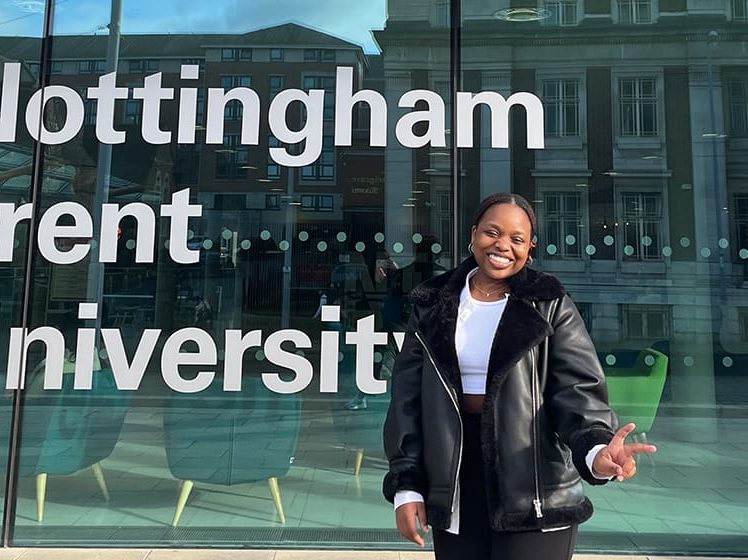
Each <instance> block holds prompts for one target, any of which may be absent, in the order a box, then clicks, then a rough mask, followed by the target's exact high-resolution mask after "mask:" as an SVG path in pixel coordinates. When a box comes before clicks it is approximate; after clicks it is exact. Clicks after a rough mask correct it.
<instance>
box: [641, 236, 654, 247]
mask: <svg viewBox="0 0 748 560" xmlns="http://www.w3.org/2000/svg"><path fill="white" fill-rule="evenodd" d="M642 245H644V246H645V247H651V246H652V238H651V237H649V236H648V235H645V236H644V237H642Z"/></svg>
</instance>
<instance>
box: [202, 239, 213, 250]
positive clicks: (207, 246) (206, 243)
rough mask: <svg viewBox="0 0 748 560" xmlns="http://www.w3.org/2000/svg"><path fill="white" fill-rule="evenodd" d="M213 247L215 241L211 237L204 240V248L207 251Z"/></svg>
mask: <svg viewBox="0 0 748 560" xmlns="http://www.w3.org/2000/svg"><path fill="white" fill-rule="evenodd" d="M212 248H213V241H212V240H210V239H206V240H205V241H203V249H205V250H206V251H210V250H211V249H212Z"/></svg>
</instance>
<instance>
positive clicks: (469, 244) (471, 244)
mask: <svg viewBox="0 0 748 560" xmlns="http://www.w3.org/2000/svg"><path fill="white" fill-rule="evenodd" d="M468 253H470V254H471V255H472V254H473V242H472V241H471V242H470V243H468Z"/></svg>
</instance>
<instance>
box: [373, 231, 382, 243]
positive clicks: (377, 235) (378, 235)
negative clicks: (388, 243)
mask: <svg viewBox="0 0 748 560" xmlns="http://www.w3.org/2000/svg"><path fill="white" fill-rule="evenodd" d="M374 241H376V242H377V243H381V242H382V241H384V234H383V233H382V232H381V231H380V232H377V233H375V234H374Z"/></svg>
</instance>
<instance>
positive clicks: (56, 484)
mask: <svg viewBox="0 0 748 560" xmlns="http://www.w3.org/2000/svg"><path fill="white" fill-rule="evenodd" d="M163 413H164V411H163V409H162V408H161V407H157V406H153V407H146V406H137V407H132V408H131V409H130V410H129V411H128V413H127V416H126V419H125V424H124V427H123V430H122V433H121V435H120V439H119V441H118V442H117V444H116V446H115V448H114V451H113V453H112V454H111V456H109V457H108V458H107V459H105V460H104V461H103V462H102V463H101V465H102V468H103V470H104V474H105V476H106V480H107V484H108V488H109V492H110V494H111V498H110V501H109V502H107V501H105V500H104V498H103V497H102V495H101V493H100V491H99V489H98V486H97V484H96V481H95V478H94V475H93V473H92V472H91V470H90V469H87V470H84V471H81V472H78V473H76V474H74V475H71V476H57V477H54V476H50V477H49V480H48V483H47V497H46V506H45V515H44V521H43V522H42V523H41V524H40V523H38V522H37V520H36V511H37V510H36V507H37V505H36V498H35V495H36V494H35V490H36V488H35V479H34V478H33V477H26V478H21V480H20V483H19V484H20V488H19V496H20V497H19V500H18V503H17V518H16V531H15V535H16V539H17V543H18V544H20V545H26V546H34V545H45V544H48V545H51V544H53V543H54V540H55V539H57V538H59V535H61V534H65V535H66V536H67V537H66V538H68V539H72V542H76V543H78V544H80V543H85V542H89V545H97V543H99V541H100V543H99V544H104V546H106V544H105V543H108V542H112V543H113V544H114V543H115V541H127V540H128V539H129V538H130V537H132V536H133V535H135V536H137V535H141V537H140V538H142V539H144V540H145V541H147V540H148V539H149V538H155V539H157V540H159V542H160V541H161V540H164V541H168V540H169V539H170V538H178V537H177V536H175V535H176V534H175V533H173V532H172V533H170V531H172V529H171V528H170V526H171V520H172V516H173V515H174V509H175V505H176V500H177V493H178V481H177V480H176V479H175V478H174V477H173V476H172V475H171V472H170V470H169V467H168V464H167V460H166V453H165V450H164V449H165V441H164V435H163V432H164V430H163ZM367 413H369V412H367V411H366V410H361V411H353V412H351V411H344V412H341V407H340V404H339V401H335V402H332V401H326V400H323V399H315V398H314V397H310V398H307V399H305V400H304V402H303V407H302V411H301V417H302V424H301V429H300V433H299V441H298V446H297V452H296V455H295V457H294V461H293V464H292V465H291V467H290V470H289V472H288V474H287V475H286V476H285V477H283V478H282V479H280V490H281V494H282V500H283V505H284V508H285V514H286V522H285V526H283V525H281V523H280V521H279V518H278V515H277V513H276V510H275V507H274V504H273V501H272V498H271V494H270V492H269V490H268V485H267V483H266V482H265V481H258V482H255V483H249V484H238V485H234V486H218V485H205V484H196V486H195V489H194V490H193V492H192V495H191V497H190V500H189V502H188V503H187V506H186V508H185V510H184V514H183V516H182V518H181V520H180V523H179V527H180V530H181V531H190V530H196V531H202V532H203V534H207V535H210V534H211V533H210V531H216V534H218V533H219V532H220V533H221V534H223V535H224V538H226V539H229V540H230V539H231V538H233V537H231V534H232V533H231V531H232V530H234V531H238V532H237V533H233V534H234V535H237V534H240V533H239V532H240V531H241V530H242V529H246V530H248V531H256V530H261V529H263V528H264V529H268V530H270V529H280V528H282V527H284V530H287V529H294V528H295V529H299V530H304V529H307V530H323V529H327V530H336V529H339V528H346V529H347V530H348V532H351V531H353V532H354V533H355V530H357V529H360V530H361V531H369V532H370V533H369V534H371V535H374V536H373V537H372V538H380V537H381V535H384V534H385V533H388V534H391V538H389V539H388V540H390V541H391V542H390V544H389V545H388V547H389V548H391V549H392V548H398V547H400V546H402V548H404V549H407V548H408V546H407V545H404V546H403V545H401V544H400V543H398V541H397V538H396V536H394V534H392V531H391V529H392V527H393V513H392V508H391V505H390V504H388V503H386V502H385V501H384V500H383V498H382V497H381V481H382V477H383V475H384V473H385V468H386V463H385V461H384V458H383V454H382V452H381V450H380V449H379V448H378V447H377V446H374V447H373V448H368V449H367V450H366V453H365V458H364V462H363V466H362V469H361V472H360V474H359V476H354V474H353V469H354V460H355V447H356V445H355V443H356V442H355V441H345V440H346V439H347V438H346V437H345V435H342V436H341V432H340V430H339V429H336V426H335V422H334V417H335V415H338V414H367ZM717 416H718V417H717V419H716V420H715V430H714V433H713V434H711V435H712V437H711V438H709V437H708V438H706V439H710V441H706V442H703V443H692V442H687V441H684V439H685V438H684V437H683V433H684V429H685V428H684V427H683V419H681V418H679V417H678V416H677V415H676V414H675V413H673V414H668V412H667V409H665V410H664V412H662V413H661V414H660V417H658V419H657V421H656V423H655V427H654V429H653V430H652V432H651V433H650V434H649V439H650V441H651V442H653V443H657V444H658V446H659V448H660V451H659V452H658V454H657V455H656V456H655V458H654V461H653V462H651V463H650V462H649V461H647V460H646V459H644V458H642V459H641V460H640V461H639V474H638V475H637V477H636V478H635V479H633V480H631V481H627V482H626V483H623V484H618V483H612V484H608V485H606V486H605V487H595V488H588V492H589V495H590V496H591V498H592V500H593V502H594V504H595V507H596V513H595V515H594V517H593V519H592V520H591V521H589V522H588V523H586V524H585V525H584V526H583V532H582V538H581V540H580V543H581V544H584V543H585V542H586V543H587V545H586V547H587V550H590V549H598V550H607V551H613V552H628V553H641V551H643V550H646V549H647V547H650V548H651V546H652V545H651V543H652V542H656V543H660V545H661V546H660V550H662V551H667V550H668V549H669V550H670V551H674V552H677V551H678V550H688V545H687V543H688V540H689V539H700V541H699V542H700V543H701V544H700V545H699V546H701V547H702V548H706V549H709V543H713V544H714V547H713V548H714V550H715V551H722V552H723V553H726V552H729V551H731V550H732V548H733V547H735V546H744V543H745V542H746V537H748V417H744V416H745V415H744V414H743V415H742V416H741V413H740V411H739V409H738V408H737V407H732V408H731V407H727V408H726V409H720V410H718V411H717ZM195 429H196V430H199V426H195ZM361 435H362V434H361V433H359V434H358V436H359V437H361ZM363 435H364V436H365V437H364V438H363V439H364V440H367V441H376V439H377V437H378V433H370V434H363ZM369 445H371V444H369ZM210 461H211V457H210V456H206V457H204V462H205V464H210ZM128 531H129V532H128ZM227 531H228V533H227ZM372 531H373V532H372ZM181 534H186V533H181ZM321 534H322V533H319V535H321ZM325 534H327V533H325ZM128 535H129V536H128ZM149 535H150V536H149ZM170 535H171V536H170ZM227 535H228V536H227ZM289 535H293V533H286V534H285V536H282V537H281V538H289ZM376 535H379V537H377V536H376ZM637 536H639V537H641V540H637ZM645 537H646V538H645ZM133 538H135V537H133ZM248 538H251V537H248ZM269 538H270V537H269ZM290 538H293V537H290ZM306 538H309V539H315V538H317V537H315V536H314V534H311V536H309V535H307V537H306ZM327 538H329V535H328V537H327ZM351 538H352V540H357V539H358V540H357V542H361V541H362V540H363V541H365V540H366V538H367V537H366V536H364V537H361V535H358V536H355V535H354V536H353V537H351ZM585 538H586V541H585ZM647 538H648V539H650V540H649V541H647V540H646V539H647ZM653 538H654V539H655V540H654V541H652V540H651V539H653ZM658 539H659V540H658ZM136 540H137V539H136ZM647 543H649V544H647ZM705 543H706V544H705ZM730 543H739V544H730ZM741 543H742V544H741ZM118 544H120V545H127V542H119V543H118ZM154 544H157V543H151V546H153V545H154ZM331 544H334V543H331ZM144 545H145V546H149V544H148V543H147V542H146V543H145V544H144ZM136 546H137V544H136ZM279 548H282V546H281V547H279ZM583 548H584V547H583ZM733 552H734V553H735V555H743V554H745V553H746V551H745V550H744V551H743V553H742V554H740V551H739V550H735V551H733Z"/></svg>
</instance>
